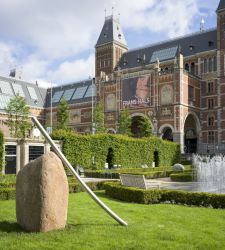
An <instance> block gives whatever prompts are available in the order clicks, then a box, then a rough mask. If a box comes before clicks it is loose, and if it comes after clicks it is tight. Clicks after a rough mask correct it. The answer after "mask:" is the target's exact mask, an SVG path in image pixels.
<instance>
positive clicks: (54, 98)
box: [52, 90, 64, 102]
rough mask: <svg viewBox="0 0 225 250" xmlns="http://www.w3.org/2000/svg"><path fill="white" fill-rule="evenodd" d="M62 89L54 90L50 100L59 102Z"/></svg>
mask: <svg viewBox="0 0 225 250" xmlns="http://www.w3.org/2000/svg"><path fill="white" fill-rule="evenodd" d="M63 92H64V90H60V91H56V92H55V93H54V95H53V97H52V102H59V101H60V99H61V97H62V94H63Z"/></svg>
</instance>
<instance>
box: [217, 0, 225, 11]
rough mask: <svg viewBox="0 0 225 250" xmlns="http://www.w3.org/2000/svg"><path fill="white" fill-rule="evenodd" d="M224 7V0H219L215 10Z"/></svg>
mask: <svg viewBox="0 0 225 250" xmlns="http://www.w3.org/2000/svg"><path fill="white" fill-rule="evenodd" d="M222 9H225V0H220V3H219V5H218V8H217V11H219V10H222Z"/></svg>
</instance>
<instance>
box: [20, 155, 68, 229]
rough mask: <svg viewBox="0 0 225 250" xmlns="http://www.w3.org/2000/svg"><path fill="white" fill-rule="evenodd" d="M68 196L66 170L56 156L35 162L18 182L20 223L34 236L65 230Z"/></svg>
mask: <svg viewBox="0 0 225 250" xmlns="http://www.w3.org/2000/svg"><path fill="white" fill-rule="evenodd" d="M68 193H69V190H68V181H67V177H66V174H65V170H64V168H63V165H62V162H61V160H60V159H59V158H58V156H57V155H56V154H55V153H53V152H49V153H47V154H44V155H42V156H40V157H39V158H37V159H35V160H33V161H31V162H30V163H28V164H27V165H26V166H25V167H23V168H22V169H21V170H20V171H19V173H18V175H17V178H16V217H17V222H18V223H19V224H20V225H21V227H22V228H24V229H25V230H27V231H30V232H47V231H51V230H56V229H62V228H64V227H65V225H66V221H67V208H68Z"/></svg>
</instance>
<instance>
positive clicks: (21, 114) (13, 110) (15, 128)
mask: <svg viewBox="0 0 225 250" xmlns="http://www.w3.org/2000/svg"><path fill="white" fill-rule="evenodd" d="M6 112H7V113H8V121H7V125H8V127H9V130H10V134H11V136H13V137H17V138H21V139H24V138H26V137H27V135H28V132H29V130H30V129H31V122H30V119H29V114H30V108H29V106H28V105H27V103H26V100H25V99H24V98H23V97H22V96H20V95H19V94H16V95H15V97H14V98H11V99H10V102H9V103H8V105H7V107H6Z"/></svg>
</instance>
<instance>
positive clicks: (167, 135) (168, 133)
mask: <svg viewBox="0 0 225 250" xmlns="http://www.w3.org/2000/svg"><path fill="white" fill-rule="evenodd" d="M162 139H163V140H167V141H173V131H172V129H171V128H165V129H164V130H163V134H162Z"/></svg>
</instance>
